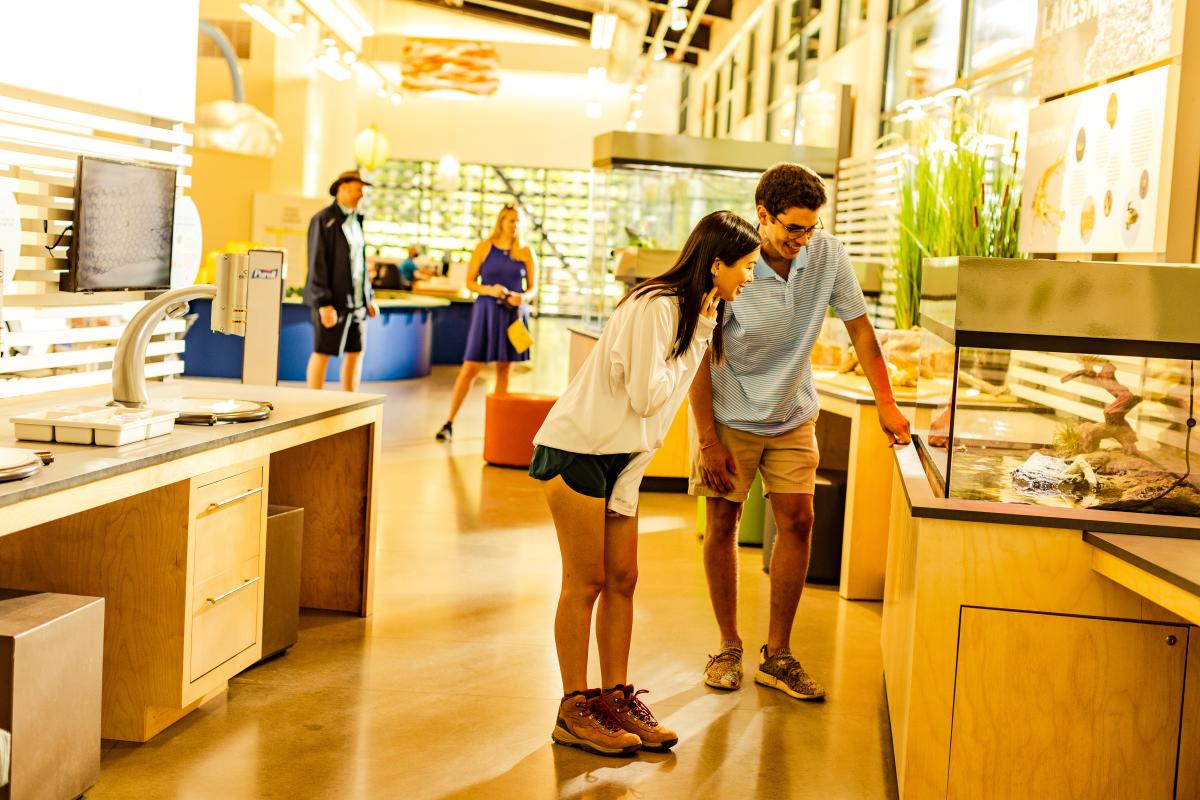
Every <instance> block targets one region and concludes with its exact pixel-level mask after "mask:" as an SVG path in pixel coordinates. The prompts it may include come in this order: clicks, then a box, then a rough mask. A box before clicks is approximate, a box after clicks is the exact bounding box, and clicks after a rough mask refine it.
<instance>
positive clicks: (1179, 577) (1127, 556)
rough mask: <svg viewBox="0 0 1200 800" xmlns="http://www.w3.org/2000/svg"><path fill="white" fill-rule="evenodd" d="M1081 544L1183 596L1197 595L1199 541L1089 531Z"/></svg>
mask: <svg viewBox="0 0 1200 800" xmlns="http://www.w3.org/2000/svg"><path fill="white" fill-rule="evenodd" d="M1083 540H1084V541H1085V542H1087V543H1088V544H1090V545H1092V546H1094V547H1098V548H1100V549H1101V550H1103V551H1105V552H1107V553H1111V554H1112V555H1114V556H1116V557H1117V558H1119V559H1121V560H1122V561H1126V562H1128V563H1130V564H1132V565H1133V566H1135V567H1138V568H1139V569H1143V570H1145V571H1146V572H1149V573H1150V574H1152V575H1156V576H1158V577H1160V578H1162V579H1163V580H1165V581H1167V582H1168V583H1170V584H1173V585H1174V586H1178V587H1179V588H1180V589H1183V590H1184V591H1186V592H1191V593H1192V594H1195V595H1200V540H1197V539H1183V538H1174V537H1169V536H1133V535H1130V534H1123V533H1093V532H1091V531H1088V532H1086V533H1084V534H1083Z"/></svg>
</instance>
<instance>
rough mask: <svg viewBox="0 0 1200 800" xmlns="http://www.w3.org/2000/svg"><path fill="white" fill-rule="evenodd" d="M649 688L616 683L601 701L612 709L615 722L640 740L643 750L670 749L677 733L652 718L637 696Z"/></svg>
mask: <svg viewBox="0 0 1200 800" xmlns="http://www.w3.org/2000/svg"><path fill="white" fill-rule="evenodd" d="M648 691H650V690H649V689H638V690H637V691H636V692H635V691H634V690H633V684H627V685H624V686H622V685H621V684H617V685H616V686H615V687H614V688H612V689H609V690H608V691H606V692H605V693H604V695H603V701H604V702H605V703H606V704H607V705H608V707H609V708H611V709H612V712H613V715H614V716H616V718H617V722H619V723H620V724H621V727H622V728H624V729H625V730H627V731H629V732H630V733H636V734H637V735H638V738H640V739H641V740H642V749H643V750H658V751H663V750H670V749H671V748H672V747H674V746H675V744H676V743H677V742H678V741H679V734H677V733H676V732H675V731H673V730H671V729H670V728H668V727H667V726H665V725H663V724H662V723H661V722H659V721H658V720H656V719H655V718H654V714H653V713H652V712H651V711H650V709H649V708H647V707H646V704H645V703H643V702H642V701H641V698H639V697H638V695H639V694H645V693H646V692H648Z"/></svg>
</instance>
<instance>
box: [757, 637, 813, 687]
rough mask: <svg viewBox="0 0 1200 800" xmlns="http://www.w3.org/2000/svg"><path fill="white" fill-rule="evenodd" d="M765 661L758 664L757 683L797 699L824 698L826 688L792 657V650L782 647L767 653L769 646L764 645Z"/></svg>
mask: <svg viewBox="0 0 1200 800" xmlns="http://www.w3.org/2000/svg"><path fill="white" fill-rule="evenodd" d="M762 655H763V662H762V663H761V664H759V666H758V674H757V675H755V676H754V682H755V683H761V684H762V685H763V686H769V687H771V688H772V689H778V690H779V691H781V692H783V693H784V694H786V695H789V696H790V697H794V698H796V699H797V700H824V699H825V689H824V688H823V687H822V686H821V684H819V683H817V682H816V681H814V680H813V679H812V676H811V675H809V674H808V673H807V672H805V671H804V667H802V666H800V662H799V661H797V660H796V659H795V658H793V657H792V651H791V650H789V649H788V648H786V647H781V648H779V649H778V650H776V651H775V655H773V656H769V655H767V646H766V645H765V644H764V645H763V647H762Z"/></svg>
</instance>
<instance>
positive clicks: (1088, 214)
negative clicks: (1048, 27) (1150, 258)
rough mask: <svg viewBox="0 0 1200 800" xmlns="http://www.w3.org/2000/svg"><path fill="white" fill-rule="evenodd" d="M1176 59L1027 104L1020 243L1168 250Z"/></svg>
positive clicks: (1061, 249) (1054, 249)
mask: <svg viewBox="0 0 1200 800" xmlns="http://www.w3.org/2000/svg"><path fill="white" fill-rule="evenodd" d="M1171 69H1172V68H1171V67H1159V68H1158V69H1154V70H1150V71H1149V72H1144V73H1141V74H1139V75H1134V76H1131V77H1129V78H1126V79H1124V80H1121V81H1117V82H1115V83H1110V84H1105V85H1103V86H1098V87H1096V88H1095V89H1090V90H1088V91H1086V92H1080V93H1078V94H1073V95H1068V96H1067V97H1064V98H1061V99H1059V100H1054V101H1053V102H1050V103H1044V104H1042V105H1040V106H1037V107H1036V108H1034V109H1032V110H1031V111H1030V112H1029V145H1028V150H1027V153H1026V162H1025V178H1024V184H1023V187H1022V198H1021V205H1022V208H1021V249H1022V250H1024V251H1026V252H1030V253H1153V252H1158V251H1159V250H1161V247H1159V246H1158V242H1159V240H1160V238H1161V237H1159V236H1158V227H1159V225H1160V214H1159V210H1160V202H1161V200H1160V198H1162V197H1165V194H1164V193H1163V192H1162V191H1161V187H1160V185H1159V184H1160V181H1161V180H1162V160H1163V139H1164V131H1163V118H1164V114H1163V109H1164V108H1166V98H1167V76H1168V74H1169V72H1170V70H1171ZM1161 216H1162V217H1165V213H1164V214H1162V215H1161Z"/></svg>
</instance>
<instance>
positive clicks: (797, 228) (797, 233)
mask: <svg viewBox="0 0 1200 800" xmlns="http://www.w3.org/2000/svg"><path fill="white" fill-rule="evenodd" d="M771 219H772V220H774V221H775V222H776V223H778V224H780V225H783V223H781V222H779V217H771ZM783 229H784V230H785V231H787V238H789V239H803V238H804V237H805V236H812V235H813V233H814V232H816V231H819V230H824V229H825V224H824V223H823V222H821V218H820V217H817V224H816V225H812V226H808V227H806V226H804V225H783Z"/></svg>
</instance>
